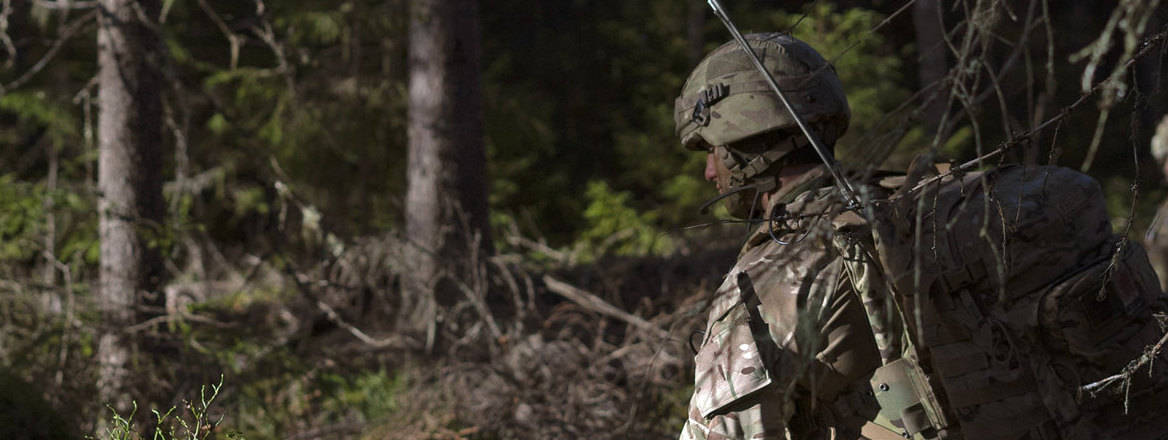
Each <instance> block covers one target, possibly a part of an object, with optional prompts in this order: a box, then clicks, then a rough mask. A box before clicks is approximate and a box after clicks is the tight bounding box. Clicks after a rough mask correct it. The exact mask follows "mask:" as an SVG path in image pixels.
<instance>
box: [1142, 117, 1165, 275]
mask: <svg viewBox="0 0 1168 440" xmlns="http://www.w3.org/2000/svg"><path fill="white" fill-rule="evenodd" d="M1152 157H1153V158H1155V159H1156V163H1158V164H1160V171H1161V172H1163V173H1164V178H1165V179H1166V180H1168V116H1166V117H1164V119H1162V120H1161V121H1160V124H1159V125H1157V126H1156V135H1155V136H1152ZM1144 246H1146V247H1147V248H1148V258H1149V259H1150V260H1152V267H1153V268H1154V269H1156V275H1159V276H1160V288H1161V289H1164V290H1168V198H1165V199H1164V202H1162V203H1161V204H1160V208H1159V209H1157V210H1156V217H1155V218H1153V219H1152V224H1150V225H1148V230H1147V232H1146V233H1145V234H1144Z"/></svg>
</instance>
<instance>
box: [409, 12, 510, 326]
mask: <svg viewBox="0 0 1168 440" xmlns="http://www.w3.org/2000/svg"><path fill="white" fill-rule="evenodd" d="M409 40H410V41H409V69H410V70H409V74H410V79H409V129H408V132H409V133H408V136H409V170H408V174H407V176H408V180H409V189H408V191H407V194H406V236H407V238H408V239H409V240H411V241H412V242H413V244H415V245H416V248H415V250H416V252H415V257H416V258H413V261H414V262H415V263H416V264H417V266H416V267H415V268H414V270H413V271H412V275H413V277H414V280H413V282H412V283H410V285H411V287H409V288H408V291H407V294H408V297H409V298H412V299H413V300H415V301H418V302H419V304H415V306H413V307H410V306H407V307H404V308H403V313H407V314H409V316H410V318H411V319H412V320H414V321H415V324H424V325H426V326H428V329H429V330H430V335H431V337H430V338H428V340H430V341H432V340H433V329H434V324H433V319H434V307H435V304H434V300H435V292H433V291H431V288H432V287H434V286H435V281H436V277H437V276H438V275H439V274H440V272H441V270H440V269H441V268H443V267H447V268H448V267H450V266H451V265H452V264H453V263H454V262H455V261H457V260H459V259H461V258H465V255H466V254H467V250H468V249H469V246H468V244H471V245H472V246H473V244H474V240H476V236H477V240H478V244H479V245H480V246H481V249H484V250H489V249H490V236H489V235H488V229H487V197H486V194H487V193H486V164H485V162H486V154H485V152H484V148H483V129H482V92H481V86H480V72H479V71H480V67H479V66H480V61H479V52H480V48H479V19H478V1H477V0H417V1H414V2H411V3H410V30H409ZM441 294H442V292H437V295H438V296H439V298H437V299H439V300H441V299H442V298H441ZM417 320H422V321H423V322H417Z"/></svg>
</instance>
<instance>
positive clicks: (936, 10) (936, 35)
mask: <svg viewBox="0 0 1168 440" xmlns="http://www.w3.org/2000/svg"><path fill="white" fill-rule="evenodd" d="M940 8H941V6H940V0H917V2H916V4H914V5H913V26H914V27H915V28H916V34H917V50H918V51H919V52H920V59H919V65H918V66H919V67H918V69H917V72H918V73H919V77H920V87H921V88H922V89H925V88H928V89H929V90H931V91H930V92H929V93H926V94H925V95H924V100H925V107H924V108H923V109H922V115H923V120H924V124H925V130H926V131H927V132H928V134H930V135H932V134H936V132H937V130H938V129H939V128H940V125H941V118H942V117H943V116H944V115H945V111H946V110H947V109H948V102H949V93H948V92H949V89H948V88H946V87H943V84H942V83H941V81H942V80H943V79H944V78H945V75H946V74H947V73H948V72H949V65H948V64H947V62H946V60H945V43H944V42H945V40H944V32H945V28H944V24H943V23H942V22H941V10H940ZM944 141H945V140H944V139H941V142H944Z"/></svg>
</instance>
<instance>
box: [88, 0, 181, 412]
mask: <svg viewBox="0 0 1168 440" xmlns="http://www.w3.org/2000/svg"><path fill="white" fill-rule="evenodd" d="M159 6H160V4H159V1H158V0H101V2H100V5H99V8H101V11H100V15H99V17H100V18H99V27H98V31H97V63H98V87H99V93H98V111H99V114H98V150H99V153H98V190H99V197H98V211H99V214H100V220H99V234H100V238H101V270H100V281H99V282H100V284H99V286H98V290H97V300H98V307H99V308H100V311H101V317H102V327H101V329H100V332H101V333H100V336H99V340H98V347H97V359H98V363H99V365H98V387H97V388H98V394H99V395H98V398H99V400H100V402H101V403H102V404H110V405H111V406H113V407H114V408H116V409H118V410H119V411H126V410H127V409H128V405H129V403H130V399H129V397H128V396H126V395H125V393H126V386H127V380H128V378H129V370H128V365H127V364H128V362H129V361H130V356H131V353H133V351H134V347H135V343H134V341H133V339H132V338H131V337H129V336H128V335H126V334H125V333H124V330H125V328H126V327H127V326H129V325H131V324H132V323H134V322H135V321H136V320H137V319H138V317H139V316H138V313H136V310H138V309H137V306H138V305H141V304H143V303H151V302H154V299H153V298H157V296H158V295H157V291H158V287H159V284H160V282H161V275H162V272H161V267H162V265H161V259H160V256H159V254H158V252H157V251H156V250H155V249H152V248H151V246H150V245H149V244H148V241H149V234H150V233H151V232H153V231H158V227H159V226H160V225H161V221H162V216H163V212H164V206H163V200H162V176H161V169H162V151H161V150H162V147H161V143H162V132H161V126H162V118H161V115H162V102H161V100H160V99H159V92H160V90H161V77H160V74H159V70H158V68H157V63H158V58H157V57H158V54H159V49H160V47H161V46H160V43H159V40H158V34H157V32H155V30H153V29H151V25H150V24H149V23H147V22H144V21H143V19H145V18H146V17H151V18H153V17H157V16H158V11H159ZM103 418H104V417H101V418H99V420H101V419H103ZM99 426H100V423H99Z"/></svg>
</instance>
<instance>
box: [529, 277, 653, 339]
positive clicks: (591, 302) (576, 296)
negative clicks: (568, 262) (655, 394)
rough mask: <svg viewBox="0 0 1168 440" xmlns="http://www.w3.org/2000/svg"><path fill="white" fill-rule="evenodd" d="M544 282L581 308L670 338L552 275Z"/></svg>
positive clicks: (650, 324)
mask: <svg viewBox="0 0 1168 440" xmlns="http://www.w3.org/2000/svg"><path fill="white" fill-rule="evenodd" d="M543 282H544V284H547V287H548V290H550V291H552V293H555V294H557V295H560V296H562V297H564V298H567V299H568V300H570V301H572V302H574V303H576V304H578V305H580V306H581V307H584V308H586V309H588V310H592V311H594V312H597V313H600V314H602V315H606V316H609V317H612V318H616V319H619V320H621V321H624V322H626V323H628V324H629V325H632V326H633V327H637V328H640V329H643V330H647V331H649V332H651V333H653V334H655V335H657V336H660V337H662V338H664V337H668V336H669V333H667V332H666V331H665V330H662V329H661V328H660V327H657V326H656V325H654V324H653V323H651V322H649V321H646V320H644V319H643V318H640V317H638V316H635V315H632V314H630V313H628V312H626V311H624V310H621V309H618V308H616V307H615V306H613V305H612V304H609V303H608V302H606V301H605V300H603V299H600V297H598V296H596V295H593V294H591V293H588V292H587V291H584V290H583V289H580V288H578V287H576V286H573V285H571V284H568V283H565V282H563V281H560V280H557V279H555V278H552V277H551V276H550V275H544V276H543Z"/></svg>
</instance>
